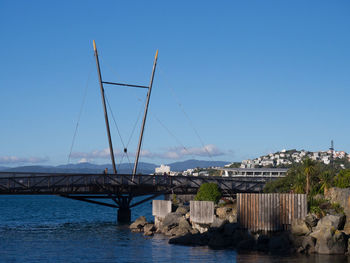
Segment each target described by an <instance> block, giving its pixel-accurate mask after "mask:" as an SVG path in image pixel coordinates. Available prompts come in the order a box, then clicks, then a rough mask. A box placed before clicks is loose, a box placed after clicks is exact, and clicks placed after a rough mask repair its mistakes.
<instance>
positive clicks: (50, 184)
mask: <svg viewBox="0 0 350 263" xmlns="http://www.w3.org/2000/svg"><path fill="white" fill-rule="evenodd" d="M268 180H271V179H270V178H251V177H244V178H237V177H235V178H227V177H226V178H225V177H217V176H215V177H206V176H204V177H193V176H164V175H135V176H134V177H133V176H132V175H126V174H125V175H120V174H74V173H72V174H54V173H13V172H11V173H8V172H0V194H2V195H4V194H6V195H8V194H16V195H19V194H31V195H38V194H50V195H51V194H52V195H82V194H83V195H99V194H113V195H126V194H129V195H130V194H131V195H133V196H141V195H149V194H160V193H164V194H166V193H175V194H195V193H196V192H197V190H198V188H199V186H200V185H201V184H202V183H205V182H212V183H216V184H218V186H219V188H220V189H221V190H222V193H223V195H224V196H229V195H232V194H235V193H237V192H241V193H242V192H243V193H244V192H245V193H252V192H261V191H262V188H263V186H264V184H265V183H266V181H268Z"/></svg>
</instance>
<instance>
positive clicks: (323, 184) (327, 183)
mask: <svg viewBox="0 0 350 263" xmlns="http://www.w3.org/2000/svg"><path fill="white" fill-rule="evenodd" d="M332 181H333V174H332V173H331V172H330V171H325V172H323V173H322V174H321V176H320V191H321V192H322V193H324V192H327V190H328V189H329V188H330V187H331V186H332Z"/></svg>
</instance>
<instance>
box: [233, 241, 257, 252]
mask: <svg viewBox="0 0 350 263" xmlns="http://www.w3.org/2000/svg"><path fill="white" fill-rule="evenodd" d="M254 246H255V240H254V238H248V239H244V240H241V241H240V242H238V244H237V250H239V251H242V250H243V251H251V250H253V249H254Z"/></svg>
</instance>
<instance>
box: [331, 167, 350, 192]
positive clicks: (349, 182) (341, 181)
mask: <svg viewBox="0 0 350 263" xmlns="http://www.w3.org/2000/svg"><path fill="white" fill-rule="evenodd" d="M334 186H336V187H339V188H348V187H350V170H342V171H340V172H339V173H338V174H337V176H336V177H335V178H334Z"/></svg>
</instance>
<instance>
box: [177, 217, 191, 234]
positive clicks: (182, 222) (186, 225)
mask: <svg viewBox="0 0 350 263" xmlns="http://www.w3.org/2000/svg"><path fill="white" fill-rule="evenodd" d="M179 228H181V229H185V230H188V231H191V230H192V227H191V225H190V223H189V222H188V221H187V220H186V219H185V218H180V220H179Z"/></svg>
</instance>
